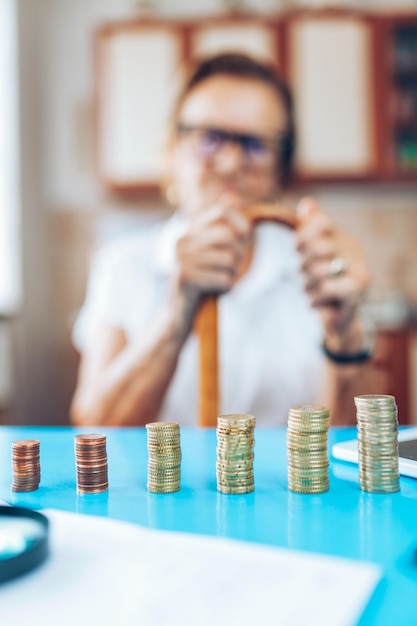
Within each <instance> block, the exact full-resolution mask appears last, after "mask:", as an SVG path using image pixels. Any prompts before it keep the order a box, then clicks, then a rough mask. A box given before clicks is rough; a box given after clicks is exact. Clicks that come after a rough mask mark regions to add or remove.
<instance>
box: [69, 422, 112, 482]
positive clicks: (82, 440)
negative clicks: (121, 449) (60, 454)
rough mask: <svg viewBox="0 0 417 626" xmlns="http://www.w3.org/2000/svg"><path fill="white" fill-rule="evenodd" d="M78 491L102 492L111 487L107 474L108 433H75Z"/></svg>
mask: <svg viewBox="0 0 417 626" xmlns="http://www.w3.org/2000/svg"><path fill="white" fill-rule="evenodd" d="M74 447H75V463H76V468H77V491H78V492H79V493H102V492H103V491H107V489H108V488H109V482H108V474H107V452H106V435H96V434H83V435H75V438H74Z"/></svg>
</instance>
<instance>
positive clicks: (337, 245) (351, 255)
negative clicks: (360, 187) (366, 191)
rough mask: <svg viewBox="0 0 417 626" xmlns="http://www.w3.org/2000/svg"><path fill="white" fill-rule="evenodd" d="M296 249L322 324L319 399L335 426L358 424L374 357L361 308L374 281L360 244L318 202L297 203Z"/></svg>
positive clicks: (369, 386) (368, 389) (311, 298)
mask: <svg viewBox="0 0 417 626" xmlns="http://www.w3.org/2000/svg"><path fill="white" fill-rule="evenodd" d="M298 213H299V217H300V227H299V228H298V230H297V239H298V242H297V244H298V245H297V248H298V251H299V254H300V257H301V270H302V272H303V275H304V280H305V290H306V292H307V294H308V295H309V298H310V302H311V305H312V306H313V307H314V308H316V309H317V310H318V311H319V313H320V316H321V320H322V324H323V341H324V346H323V348H324V350H325V351H326V352H327V363H326V376H325V380H324V387H323V390H322V393H321V397H320V400H321V401H322V403H323V404H326V405H327V406H330V408H331V415H332V418H331V419H332V423H333V424H350V423H353V422H354V415H355V410H354V403H353V398H354V396H355V395H360V394H363V393H371V392H374V393H375V391H376V390H375V389H374V388H371V384H372V383H371V377H372V368H371V359H367V358H366V348H367V345H366V344H367V340H366V329H365V328H364V326H363V322H362V320H361V317H360V315H359V307H360V304H361V302H362V300H363V297H364V295H365V293H366V291H367V289H368V287H369V284H370V280H371V279H370V273H369V268H368V264H367V262H366V259H365V257H364V254H363V251H362V249H361V246H360V245H359V242H358V241H357V240H356V239H355V238H353V237H351V236H350V235H349V234H347V233H344V232H342V231H341V230H340V229H338V228H337V227H336V226H335V225H334V223H333V222H332V220H331V219H330V218H329V217H328V216H327V215H326V214H325V213H324V212H323V211H321V209H320V208H319V207H318V205H317V204H316V203H315V202H314V200H312V199H310V198H304V199H303V200H302V201H301V202H300V204H299V207H298Z"/></svg>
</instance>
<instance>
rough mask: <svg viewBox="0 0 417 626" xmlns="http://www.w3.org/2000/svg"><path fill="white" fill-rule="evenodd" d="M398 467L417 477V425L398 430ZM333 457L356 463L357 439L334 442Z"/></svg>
mask: <svg viewBox="0 0 417 626" xmlns="http://www.w3.org/2000/svg"><path fill="white" fill-rule="evenodd" d="M398 447H399V454H400V458H399V468H400V474H402V475H403V476H411V477H412V478H417V427H411V428H407V429H406V430H400V431H399V432H398ZM332 455H333V457H334V458H335V459H340V460H341V461H348V462H350V463H356V464H357V463H358V440H357V439H350V440H349V441H341V442H340V443H335V444H334V446H333V447H332Z"/></svg>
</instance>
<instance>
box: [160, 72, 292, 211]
mask: <svg viewBox="0 0 417 626" xmlns="http://www.w3.org/2000/svg"><path fill="white" fill-rule="evenodd" d="M286 126H287V119H286V113H285V109H284V105H283V103H282V102H281V100H280V98H279V95H277V92H276V91H275V90H274V89H273V88H272V87H270V86H269V85H267V84H266V83H263V82H261V81H258V80H255V79H248V78H238V77H233V76H227V75H224V76H223V75H218V76H213V77H211V78H208V79H207V80H205V81H203V82H202V83H200V84H199V85H197V86H196V87H195V88H194V89H193V90H192V91H191V93H190V94H189V95H188V96H187V97H186V99H185V101H184V103H183V105H182V107H181V109H180V112H179V115H178V129H179V130H178V132H177V135H176V139H175V144H174V147H173V153H172V175H173V182H174V185H175V189H176V192H177V193H178V196H179V202H180V210H181V211H182V212H184V213H185V214H187V215H192V214H195V213H196V212H199V211H202V210H204V209H205V208H207V207H209V206H211V205H213V204H215V203H216V202H221V200H222V197H225V196H226V195H227V196H228V198H230V197H233V200H234V203H235V204H236V205H238V206H247V205H250V204H253V203H255V202H260V201H267V200H270V199H272V198H273V197H274V196H275V195H276V193H277V191H278V190H277V176H276V171H277V159H279V158H280V157H279V154H278V148H277V146H278V141H277V138H278V136H279V135H282V133H284V132H285V130H286Z"/></svg>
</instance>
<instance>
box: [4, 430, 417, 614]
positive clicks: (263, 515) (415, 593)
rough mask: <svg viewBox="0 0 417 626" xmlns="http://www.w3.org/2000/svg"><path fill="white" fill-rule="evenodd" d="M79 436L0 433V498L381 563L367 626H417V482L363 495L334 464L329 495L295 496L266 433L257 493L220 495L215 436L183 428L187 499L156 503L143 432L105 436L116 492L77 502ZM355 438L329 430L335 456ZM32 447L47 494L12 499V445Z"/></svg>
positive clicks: (181, 495) (275, 442) (278, 436)
mask: <svg viewBox="0 0 417 626" xmlns="http://www.w3.org/2000/svg"><path fill="white" fill-rule="evenodd" d="M78 432H86V429H80V428H78V429H75V428H62V427H37V428H29V427H16V428H15V427H0V499H2V500H5V501H6V502H8V503H10V504H13V505H16V506H24V507H30V508H35V509H43V508H56V509H61V510H64V511H72V512H78V513H87V514H92V515H102V516H108V517H111V518H114V519H120V520H125V521H129V522H133V523H136V524H139V525H141V526H147V527H150V528H159V529H167V530H175V531H185V532H191V533H199V534H205V535H217V536H221V537H230V538H234V539H240V540H244V541H250V542H256V543H262V544H268V545H272V546H280V547H288V548H293V549H297V550H307V551H312V552H320V553H323V554H330V555H337V556H341V557H348V558H352V559H359V560H361V561H370V562H373V563H378V564H379V565H380V566H381V568H382V572H383V579H382V581H381V583H380V584H379V585H378V587H377V589H376V591H375V593H374V595H373V596H372V598H371V600H370V603H369V604H368V606H367V608H366V610H365V612H364V614H363V616H362V618H361V620H360V622H359V624H360V626H364V625H365V624H366V625H375V626H403V625H413V626H415V625H416V624H417V560H416V558H417V557H416V549H417V480H414V479H411V478H403V477H402V478H401V492H400V493H397V494H391V495H385V494H383V495H380V494H369V493H363V492H362V491H361V490H360V489H359V482H358V469H357V467H355V466H354V465H352V464H349V463H344V462H341V461H336V460H333V459H332V457H330V461H331V462H330V491H329V492H327V493H325V494H320V495H300V494H294V493H291V492H289V491H288V487H287V462H286V449H285V446H286V430H285V429H283V428H281V429H280V428H276V429H261V428H258V429H257V430H256V445H255V463H254V469H255V491H254V492H253V493H251V494H247V495H238V496H230V495H223V494H220V493H218V492H217V491H216V472H215V461H216V433H215V431H214V430H212V429H197V428H195V429H192V428H188V429H187V428H185V429H182V430H181V448H182V465H181V490H180V491H179V492H177V493H174V494H166V495H159V494H150V493H148V492H147V490H146V474H147V449H146V431H145V429H144V428H124V429H118V428H101V429H100V431H99V432H102V433H105V434H106V435H107V454H108V464H109V485H110V486H109V491H108V492H107V493H104V494H97V495H78V494H77V493H76V489H75V462H74V450H73V447H74V440H73V437H74V435H75V434H76V433H78ZM90 432H91V429H90ZM355 435H356V430H355V429H353V428H340V429H337V428H334V429H331V430H330V432H329V449H331V446H332V445H333V443H335V442H337V441H342V440H346V439H351V438H353V437H355ZM32 438H33V439H39V440H40V441H41V486H40V488H39V490H38V491H35V492H32V493H13V492H11V491H10V483H11V443H12V441H14V440H16V439H32Z"/></svg>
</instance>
